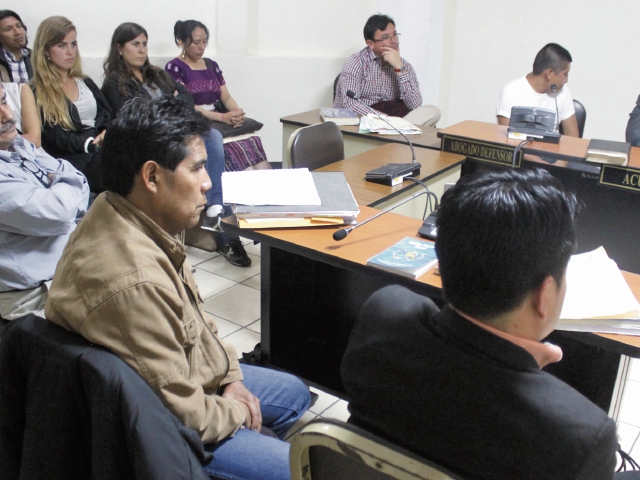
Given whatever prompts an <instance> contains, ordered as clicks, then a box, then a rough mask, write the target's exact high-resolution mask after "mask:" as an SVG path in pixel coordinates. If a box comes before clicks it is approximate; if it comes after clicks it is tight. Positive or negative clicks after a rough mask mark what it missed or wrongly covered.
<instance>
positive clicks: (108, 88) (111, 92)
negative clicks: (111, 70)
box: [102, 77, 139, 117]
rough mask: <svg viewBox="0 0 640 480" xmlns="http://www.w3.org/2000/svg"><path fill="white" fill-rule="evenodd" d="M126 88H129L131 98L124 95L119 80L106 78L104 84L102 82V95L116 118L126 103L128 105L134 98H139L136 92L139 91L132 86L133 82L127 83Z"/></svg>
mask: <svg viewBox="0 0 640 480" xmlns="http://www.w3.org/2000/svg"><path fill="white" fill-rule="evenodd" d="M125 86H126V88H127V91H128V93H129V96H126V95H124V94H123V93H122V92H121V91H120V88H119V87H118V80H117V78H115V77H109V78H105V80H104V82H102V94H103V95H104V98H105V99H106V101H107V103H108V104H109V107H110V108H111V111H112V112H113V116H114V117H115V116H116V115H118V112H119V111H120V109H121V108H122V106H123V105H124V104H125V103H127V102H128V101H129V100H131V99H132V98H134V97H137V96H139V95H137V92H136V90H137V89H135V88H133V87H134V85H133V84H132V82H127V83H126V85H125Z"/></svg>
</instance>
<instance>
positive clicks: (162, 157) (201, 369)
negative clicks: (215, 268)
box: [45, 98, 309, 479]
mask: <svg viewBox="0 0 640 480" xmlns="http://www.w3.org/2000/svg"><path fill="white" fill-rule="evenodd" d="M208 131H209V126H208V124H207V121H206V119H204V117H202V116H201V115H199V114H197V113H196V112H195V111H194V110H193V109H188V108H186V107H185V106H184V105H183V104H182V103H181V102H179V101H178V100H175V99H173V98H163V99H157V100H153V101H150V100H145V99H134V100H133V101H132V102H130V103H129V104H127V106H125V107H123V109H122V111H121V113H120V115H119V116H118V118H117V119H116V120H115V121H114V122H113V125H112V126H111V128H110V129H109V130H108V133H107V135H106V137H105V140H104V145H103V153H102V162H103V163H102V174H103V182H104V186H105V188H106V189H107V192H105V193H103V194H101V195H100V196H99V197H98V198H97V199H96V201H95V203H94V205H93V206H92V207H91V209H90V210H89V212H88V214H87V215H86V216H85V218H84V219H83V221H82V222H81V223H80V225H79V226H78V228H77V230H76V231H75V233H74V234H73V235H72V237H71V238H70V239H69V243H68V245H67V247H66V249H65V251H64V254H63V256H62V258H61V260H60V263H59V264H58V268H57V270H56V273H55V276H54V279H53V284H52V285H51V291H50V296H49V300H48V302H47V305H46V309H45V312H46V316H47V318H48V319H49V320H50V321H52V322H54V323H56V324H59V325H61V326H63V327H65V328H67V329H68V330H71V331H74V332H77V333H79V334H81V335H82V336H84V337H85V338H86V339H87V340H89V341H91V342H94V343H97V344H99V345H103V346H104V347H106V348H108V349H110V350H111V351H113V352H115V353H116V354H117V355H118V356H120V357H121V358H122V359H123V360H125V361H126V362H127V363H128V364H129V365H131V366H132V367H133V368H134V369H135V370H136V371H137V372H138V373H139V374H140V375H141V376H142V377H143V378H144V379H145V380H146V381H147V382H148V383H149V385H151V387H152V388H153V389H154V390H155V392H156V393H157V394H158V396H160V398H161V399H162V400H163V402H164V403H165V405H166V406H167V407H168V408H169V409H170V410H171V411H172V412H173V413H174V414H175V415H176V416H177V417H178V418H179V419H180V420H181V421H182V422H183V423H184V424H185V425H186V426H188V427H190V428H193V429H194V430H196V431H197V432H198V433H199V435H200V437H201V438H202V440H203V441H204V442H205V444H207V447H208V449H209V450H210V451H212V452H213V453H214V460H213V461H212V462H211V463H210V464H209V465H207V466H206V471H207V473H209V474H212V475H217V476H222V477H226V476H228V475H231V476H232V477H233V478H265V479H267V478H273V479H279V478H288V477H289V466H288V452H289V448H288V444H287V443H285V442H282V441H280V440H276V439H273V438H269V437H266V436H263V435H260V433H259V431H260V428H261V425H262V423H264V424H265V426H267V427H270V428H271V429H272V430H273V431H274V432H275V433H276V434H277V435H278V436H280V437H282V436H284V434H285V433H286V432H287V430H288V429H289V427H290V426H291V425H293V423H295V421H296V420H297V419H298V418H299V417H300V416H301V415H302V414H303V413H304V412H305V410H306V409H307V407H308V404H309V393H308V390H307V388H306V387H305V386H304V384H303V383H302V382H301V381H300V380H298V379H296V378H295V377H293V376H291V375H287V374H283V373H279V372H275V371H272V370H267V369H263V368H259V367H250V366H246V365H242V366H240V365H239V364H238V359H237V357H236V354H235V351H234V348H233V347H232V346H228V345H226V344H225V343H224V342H222V341H221V340H220V338H219V337H218V334H217V327H216V325H215V323H214V322H213V321H212V319H211V318H209V317H208V316H207V314H206V313H205V312H204V311H203V310H202V299H201V298H200V295H199V293H198V288H197V285H196V281H195V278H194V276H193V274H192V272H191V266H190V265H189V263H188V262H187V259H186V247H185V246H184V245H183V244H182V243H181V241H180V240H179V239H178V236H179V234H180V233H181V232H182V231H183V230H184V229H185V228H188V227H191V226H194V225H195V224H196V223H197V221H198V219H199V216H200V213H201V212H202V210H203V208H204V207H205V205H206V198H205V192H206V191H207V190H208V189H209V188H210V187H211V181H210V179H209V176H208V174H207V172H206V169H205V163H206V159H207V155H206V151H205V147H204V143H203V141H202V136H203V135H206V134H207V133H208Z"/></svg>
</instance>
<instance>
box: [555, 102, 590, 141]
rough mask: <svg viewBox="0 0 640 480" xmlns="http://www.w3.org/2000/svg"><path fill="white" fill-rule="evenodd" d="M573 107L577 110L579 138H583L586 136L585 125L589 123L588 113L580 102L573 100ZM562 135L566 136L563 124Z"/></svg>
mask: <svg viewBox="0 0 640 480" xmlns="http://www.w3.org/2000/svg"><path fill="white" fill-rule="evenodd" d="M573 107H574V108H575V110H576V121H577V122H578V136H579V137H580V138H582V135H583V134H584V124H585V122H586V121H587V111H586V110H585V108H584V105H583V104H582V103H581V102H579V101H578V100H575V99H574V100H573ZM558 130H559V131H560V135H564V132H563V129H562V124H560V128H559V129H558Z"/></svg>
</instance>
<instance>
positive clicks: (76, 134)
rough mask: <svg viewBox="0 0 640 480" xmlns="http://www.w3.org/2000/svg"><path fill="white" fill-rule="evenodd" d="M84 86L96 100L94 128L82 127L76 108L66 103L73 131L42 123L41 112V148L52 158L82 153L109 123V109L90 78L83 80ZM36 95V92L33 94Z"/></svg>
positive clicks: (70, 103) (68, 102)
mask: <svg viewBox="0 0 640 480" xmlns="http://www.w3.org/2000/svg"><path fill="white" fill-rule="evenodd" d="M84 81H85V84H86V85H87V87H89V90H91V93H93V96H94V97H95V99H96V106H97V113H96V126H95V127H89V126H87V125H83V124H82V122H81V120H80V114H79V113H78V109H77V108H76V106H75V105H74V104H73V103H72V102H70V101H67V108H68V109H69V114H70V116H71V121H72V123H73V125H74V127H75V129H74V130H65V129H64V128H62V127H61V126H60V125H52V124H50V123H48V122H45V121H44V118H42V111H41V112H40V115H41V120H42V147H43V148H44V149H45V150H46V151H47V153H49V154H50V155H52V156H65V155H70V154H74V153H84V144H85V143H86V141H87V139H88V138H90V137H95V136H97V135H98V134H99V133H100V132H102V131H103V130H105V129H106V128H107V126H108V125H109V123H110V121H111V108H110V107H109V105H108V104H107V101H106V100H105V98H104V96H103V95H102V93H101V92H100V89H99V88H98V87H97V85H96V84H95V83H94V82H93V80H91V79H90V78H85V79H84ZM34 93H35V94H36V95H37V90H36V91H35V92H34Z"/></svg>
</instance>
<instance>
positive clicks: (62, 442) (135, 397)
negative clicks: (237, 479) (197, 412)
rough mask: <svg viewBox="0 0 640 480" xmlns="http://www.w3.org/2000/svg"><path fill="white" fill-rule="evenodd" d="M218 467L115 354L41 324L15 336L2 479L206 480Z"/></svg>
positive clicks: (1, 385)
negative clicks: (208, 465)
mask: <svg viewBox="0 0 640 480" xmlns="http://www.w3.org/2000/svg"><path fill="white" fill-rule="evenodd" d="M109 320H110V321H114V320H113V319H109ZM209 458H210V457H209ZM209 458H208V455H207V454H206V453H205V451H204V448H203V445H202V441H201V440H200V437H199V436H198V435H197V433H196V432H195V431H193V430H191V429H189V428H187V427H185V426H184V425H183V424H182V423H181V422H180V421H179V420H178V419H177V418H176V417H175V416H174V415H173V414H172V413H171V412H169V410H168V409H167V407H166V406H164V404H163V403H162V401H161V400H160V398H159V397H158V396H157V395H156V394H155V392H154V391H153V390H152V389H151V387H150V386H149V385H148V384H147V382H145V380H144V379H143V378H142V377H140V375H138V374H137V373H136V372H135V371H134V370H133V369H132V368H131V367H130V366H129V365H127V364H126V363H125V362H124V361H123V360H121V359H120V358H119V357H118V356H116V355H115V354H113V353H111V352H109V351H108V350H106V349H104V348H102V347H99V346H97V345H92V344H90V343H89V342H88V341H86V340H85V339H84V338H82V337H81V336H79V335H77V334H75V333H71V332H68V331H67V330H65V329H64V328H62V327H59V326H57V325H54V324H52V323H50V322H49V321H48V320H45V319H43V318H40V317H37V316H35V315H28V316H25V317H22V318H19V319H17V320H13V321H12V322H11V323H10V324H9V325H8V326H7V328H6V330H5V333H4V335H3V338H2V342H1V343H0V465H2V470H3V472H2V474H0V477H1V478H3V479H14V478H15V479H18V478H31V479H36V480H37V479H44V478H47V479H48V480H51V479H59V478H60V479H62V478H65V479H85V478H86V479H89V478H100V479H103V480H111V479H113V480H116V479H118V480H127V479H134V478H156V479H161V478H165V479H167V480H168V479H171V480H176V479H183V480H187V479H191V480H193V479H196V478H197V479H201V480H206V479H208V478H209V477H208V476H207V474H206V473H205V471H204V468H203V467H202V462H205V461H206V460H208V459H209Z"/></svg>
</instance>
